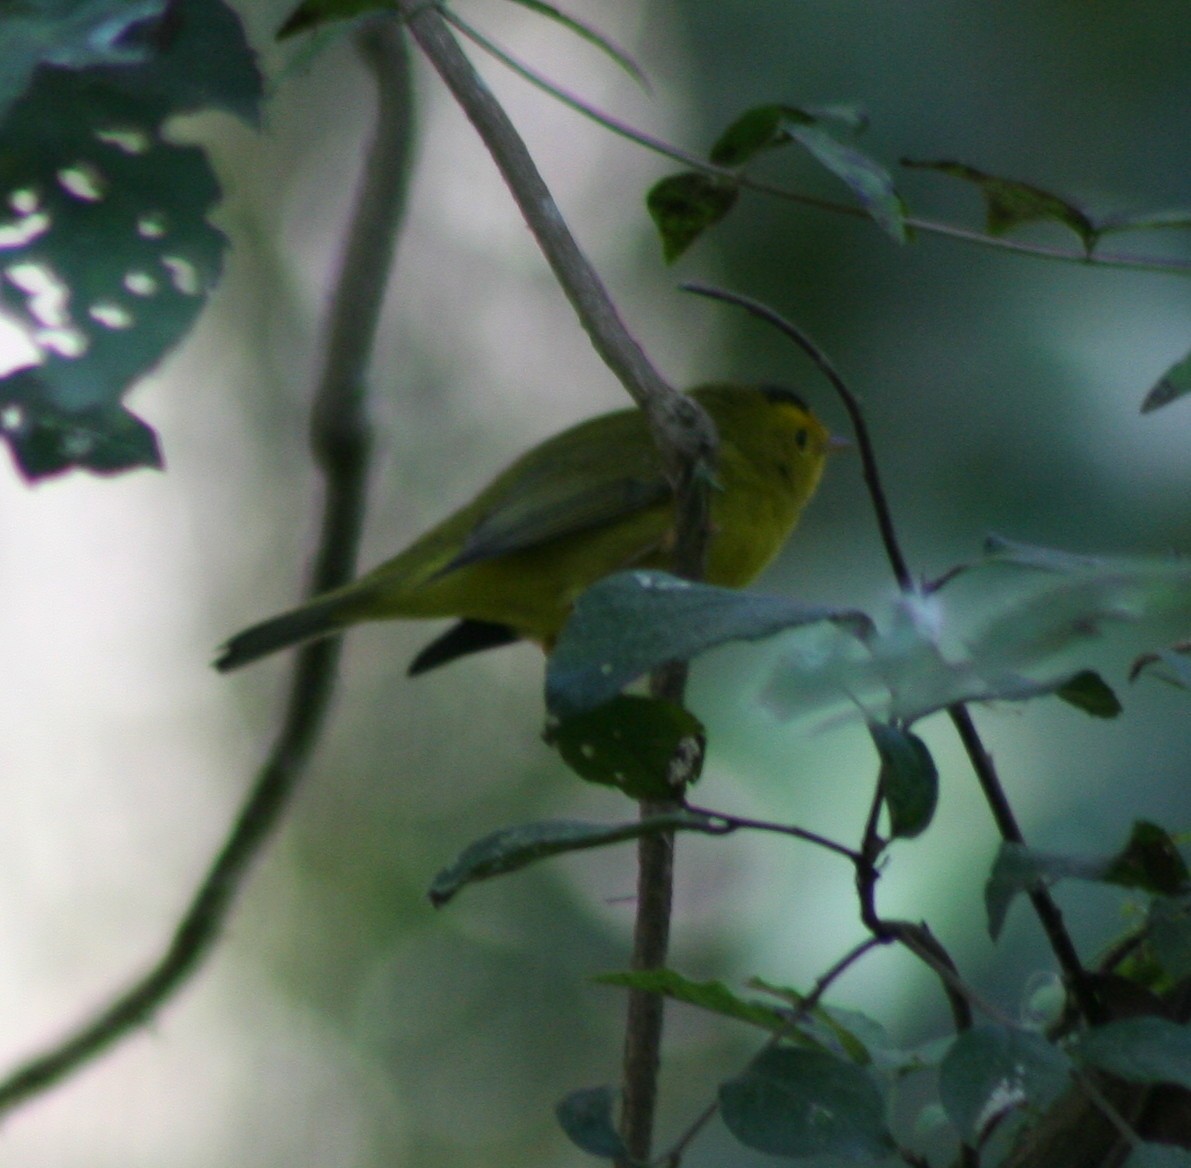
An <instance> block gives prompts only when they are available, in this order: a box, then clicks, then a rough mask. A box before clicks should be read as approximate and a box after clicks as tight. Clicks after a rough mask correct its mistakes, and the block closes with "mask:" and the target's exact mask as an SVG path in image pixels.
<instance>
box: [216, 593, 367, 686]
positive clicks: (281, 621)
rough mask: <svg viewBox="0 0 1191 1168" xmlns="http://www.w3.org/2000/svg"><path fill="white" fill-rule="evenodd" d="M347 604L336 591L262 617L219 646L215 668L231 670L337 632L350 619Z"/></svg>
mask: <svg viewBox="0 0 1191 1168" xmlns="http://www.w3.org/2000/svg"><path fill="white" fill-rule="evenodd" d="M345 607H346V606H345V605H344V603H343V600H342V598H341V597H338V596H335V595H334V594H332V595H330V596H327V597H324V598H323V599H321V600H313V601H311V602H310V603H309V604H304V605H302V607H301V608H295V609H291V610H290V611H289V612H283V613H282V614H281V615H280V616H274V617H270V618H269V619H268V620H266V621H261V623H260V624H258V625H253V626H252V627H251V628H247V629H245V630H244V631H243V632H242V633H237V634H236V635H235V636H234V637H232V638H231V639H230V640H229V641H228V642H227V644H225V645H224V646H223V647H222V648H221V649H220V650H219V656H218V657H217V658H216V659H215V668H216V669H218V670H219V672H220V673H227V672H228V671H229V670H232V669H239V668H240V666H241V665H248V664H250V663H251V662H253V661H256V660H258V659H259V658H261V657H267V656H268V655H269V654H270V653H276V652H277V650H278V649H288V648H289V646H290V645H296V644H298V643H299V642H300V641H312V640H314V639H315V638H316V637H326V636H329V635H330V634H331V633H336V632H338V631H339V630H340V629H342V628H343V627H344V626H345V625H347V624H349V623H350V620H349V619H348V618H347V614H346V613H345V611H344V610H345Z"/></svg>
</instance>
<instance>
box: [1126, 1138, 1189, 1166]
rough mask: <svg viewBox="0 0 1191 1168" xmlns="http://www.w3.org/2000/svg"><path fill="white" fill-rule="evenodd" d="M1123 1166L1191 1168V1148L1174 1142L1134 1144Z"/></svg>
mask: <svg viewBox="0 0 1191 1168" xmlns="http://www.w3.org/2000/svg"><path fill="white" fill-rule="evenodd" d="M1122 1168H1191V1150H1189V1149H1187V1148H1180V1147H1177V1146H1176V1145H1174V1144H1149V1143H1145V1142H1142V1143H1140V1144H1134V1145H1133V1147H1132V1148H1131V1149H1130V1151H1129V1158H1128V1159H1127V1160H1126V1161H1125V1163H1124V1165H1123V1166H1122Z"/></svg>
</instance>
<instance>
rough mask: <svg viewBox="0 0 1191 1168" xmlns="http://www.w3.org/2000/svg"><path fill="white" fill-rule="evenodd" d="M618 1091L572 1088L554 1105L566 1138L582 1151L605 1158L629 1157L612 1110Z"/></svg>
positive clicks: (609, 1088)
mask: <svg viewBox="0 0 1191 1168" xmlns="http://www.w3.org/2000/svg"><path fill="white" fill-rule="evenodd" d="M615 1103H616V1092H615V1091H613V1089H612V1088H611V1087H585V1088H583V1089H581V1090H579V1091H572V1092H571V1093H570V1094H569V1095H568V1096H567V1097H566V1098H565V1099H563V1100H562V1101H561V1102H560V1103H559V1104H558V1105H557V1106H556V1107H555V1109H554V1114H555V1115H556V1116H557V1117H558V1122H559V1125H560V1126H561V1127H562V1130H563V1131H564V1132H566V1133H567V1138H568V1139H569V1140H570V1141H571V1143H573V1144H574V1145H575V1146H576V1147H577V1148H579V1149H580V1150H581V1151H584V1152H586V1153H587V1154H588V1155H590V1156H599V1157H600V1158H601V1159H604V1160H620V1159H623V1158H625V1157H627V1154H628V1153H627V1150H626V1149H625V1146H624V1141H623V1140H622V1139H621V1138H620V1134H619V1133H618V1132H617V1130H616V1124H615V1122H614V1121H613V1118H612V1110H613V1107H614V1106H615Z"/></svg>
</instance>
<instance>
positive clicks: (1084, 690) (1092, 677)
mask: <svg viewBox="0 0 1191 1168" xmlns="http://www.w3.org/2000/svg"><path fill="white" fill-rule="evenodd" d="M1055 697H1057V698H1059V699H1060V700H1061V701H1064V702H1066V703H1067V704H1068V705H1069V706H1074V707H1075V708H1076V709H1077V710H1083V712H1084V713H1085V714H1091V715H1092V717H1093V718H1115V717H1116V716H1117V715H1118V714H1119V713H1120V712H1121V702H1120V699H1119V698H1118V697H1117V695H1116V694H1115V693H1114V692H1113V689H1112V686H1110V685H1109V684H1108V682H1106V681H1105V680H1104V678H1102V677H1101V676H1100V674H1098V673H1096V672H1095V671H1094V670H1091V669H1081V670H1080V671H1079V672H1078V673H1076V674H1073V675H1072V676H1071V677H1069V678H1067V680H1066V681H1064V682H1063V684H1062V685H1060V686H1059V688H1058V689H1056V690H1055Z"/></svg>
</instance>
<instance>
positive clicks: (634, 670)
mask: <svg viewBox="0 0 1191 1168" xmlns="http://www.w3.org/2000/svg"><path fill="white" fill-rule="evenodd" d="M816 621H834V622H836V623H839V624H841V625H844V626H846V627H848V628H851V629H854V630H855V631H856V632H858V633H864V632H865V631H867V629H868V628H869V622H868V618H867V617H866V616H865V615H864V614H863V613H860V612H856V611H854V610H847V609H836V608H826V607H823V606H812V605H804V604H796V603H794V602H793V601H790V600H786V599H784V598H783V597H778V596H762V595H759V594H757V593H752V592H743V591H738V590H736V589H733V588H716V587H713V586H712V585H710V584H693V583H691V582H690V581H687V580H680V579H679V578H678V577H677V576H671V575H670V574H669V573H667V572H646V571H636V572H618V573H616V574H615V575H612V576H607V577H605V578H604V579H603V580H601V581H599V582H598V583H596V584H595V585H593V586H592V587H591V588H589V589H588V590H587V591H586V592H584V593H583V595H582V596H580V597H579V599H578V601H577V602H576V604H575V608H574V611H573V612H572V614H571V617H570V619H569V620H568V621H567V623H566V625H565V627H564V628H563V631H562V635H561V636H560V637H559V640H558V643H557V644H556V645H555V647H554V651H553V653H551V655H550V660H549V663H548V665H547V669H546V705H547V708H548V709H549V710H550V712H551V713H553V714H554V715H556V716H558V717H560V718H566V717H569V716H572V715H574V714H579V713H582V712H583V711H585V710H590V709H593V708H594V707H596V706H598V705H600V704H601V703H603V702H606V701H608V700H609V699H610V698H613V697H615V696H616V694H618V693H619V692H620V691H621V690H622V689H623V688H624V687H625V686H626V685H628V684H629V682H631V681H635V680H636V679H637V678H638V677H641V676H643V675H644V674H646V673H648V672H649V671H650V670H651V669H653V668H655V667H656V666H659V665H662V664H664V663H665V662H667V661H689V660H690V659H691V658H692V657H695V656H697V655H698V654H699V653H703V652H706V651H707V650H708V649H712V648H714V647H715V646H717V645H722V644H724V643H725V642H727V641H736V640H757V639H758V638H761V637H768V636H772V635H773V634H774V633H778V632H781V631H782V630H784V629H791V628H796V627H798V626H799V625H805V624H810V623H813V622H816Z"/></svg>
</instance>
